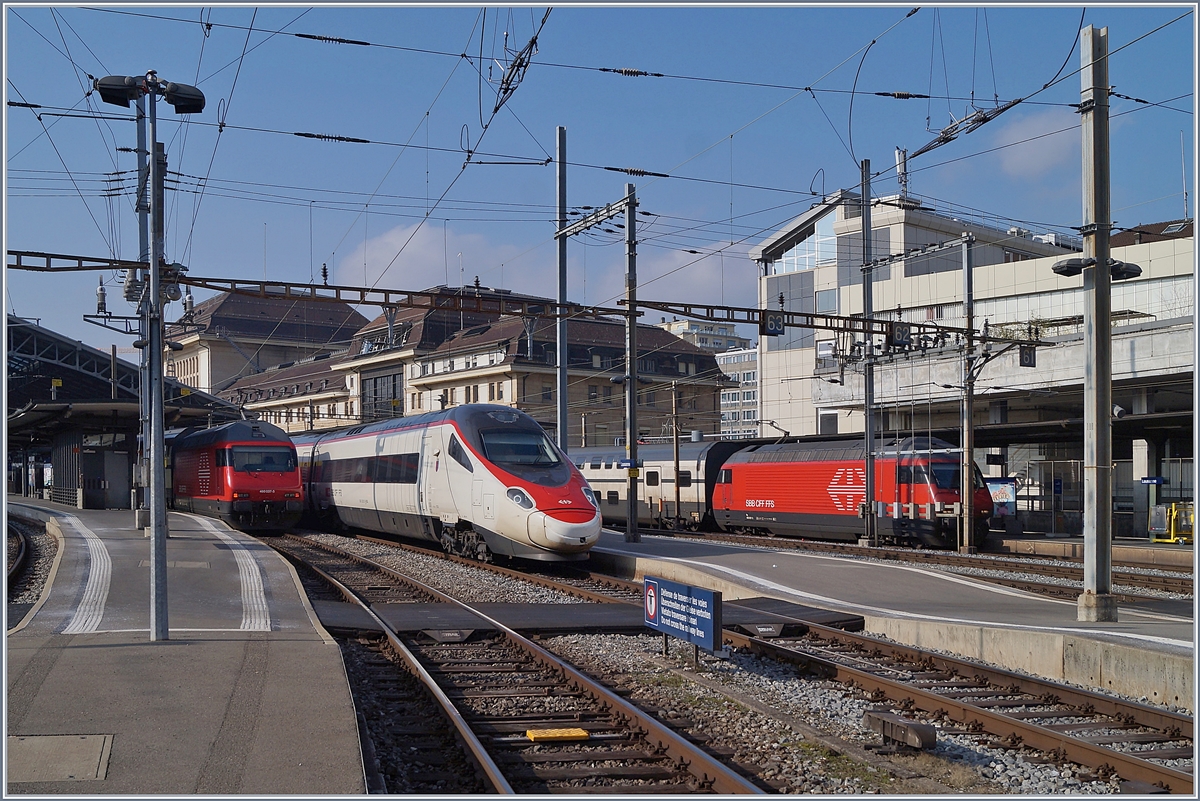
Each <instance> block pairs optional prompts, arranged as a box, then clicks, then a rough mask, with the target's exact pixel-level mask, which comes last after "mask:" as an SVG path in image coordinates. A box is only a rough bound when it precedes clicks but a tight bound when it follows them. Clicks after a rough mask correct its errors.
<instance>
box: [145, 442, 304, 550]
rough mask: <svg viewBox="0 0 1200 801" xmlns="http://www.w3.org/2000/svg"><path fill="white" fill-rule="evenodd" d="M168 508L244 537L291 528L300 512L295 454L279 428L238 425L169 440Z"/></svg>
mask: <svg viewBox="0 0 1200 801" xmlns="http://www.w3.org/2000/svg"><path fill="white" fill-rule="evenodd" d="M168 447H169V449H170V465H171V473H170V478H169V479H168V481H167V485H168V487H169V491H168V495H167V503H168V505H169V506H170V507H171V508H172V509H175V510H178V511H186V512H196V513H197V514H202V515H207V516H209V517H217V518H220V519H221V520H224V521H225V522H226V523H228V524H229V525H231V526H233V527H234V528H237V529H241V530H242V531H274V530H279V529H285V528H288V527H289V526H294V525H295V524H296V523H297V522H299V520H300V515H301V513H302V511H303V509H304V502H303V489H302V487H301V483H300V471H299V469H298V466H297V462H296V448H295V446H294V445H293V444H292V441H291V440H290V439H289V438H288V435H287V434H286V433H285V432H284V431H283V430H282V429H280V428H278V427H276V426H273V425H271V424H270V423H263V422H257V421H251V420H239V421H235V422H232V423H225V424H224V425H219V426H214V427H212V428H199V429H185V430H184V431H181V432H178V433H174V435H173V436H172V435H168Z"/></svg>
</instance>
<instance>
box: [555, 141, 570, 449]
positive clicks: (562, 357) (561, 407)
mask: <svg viewBox="0 0 1200 801" xmlns="http://www.w3.org/2000/svg"><path fill="white" fill-rule="evenodd" d="M556 132H557V134H558V146H557V147H556V148H555V151H554V164H555V177H556V178H557V179H558V180H557V183H558V191H557V197H558V230H559V231H562V229H564V228H566V227H567V129H566V128H564V127H562V126H561V125H560V126H558V128H557V129H556ZM566 306H567V237H565V236H560V237H558V313H559V317H558V320H557V322H556V323H555V332H556V334H557V337H558V447H559V448H561V449H562V452H563V453H566V452H567V447H568V439H567V318H566V317H563V316H562V315H563V312H564V311H565V310H566Z"/></svg>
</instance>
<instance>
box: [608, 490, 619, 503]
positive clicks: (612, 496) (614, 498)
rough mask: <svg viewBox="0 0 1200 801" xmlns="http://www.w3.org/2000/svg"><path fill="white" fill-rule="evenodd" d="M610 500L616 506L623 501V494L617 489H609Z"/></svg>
mask: <svg viewBox="0 0 1200 801" xmlns="http://www.w3.org/2000/svg"><path fill="white" fill-rule="evenodd" d="M608 502H609V503H610V504H612V505H613V506H616V505H617V504H619V503H620V502H621V494H620V493H619V492H617V491H616V490H609V491H608Z"/></svg>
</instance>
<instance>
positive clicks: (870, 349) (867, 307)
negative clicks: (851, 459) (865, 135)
mask: <svg viewBox="0 0 1200 801" xmlns="http://www.w3.org/2000/svg"><path fill="white" fill-rule="evenodd" d="M861 202H862V251H863V253H862V263H863V266H862V274H863V319H864V320H870V319H871V318H872V317H873V316H874V314H875V310H874V308H873V300H872V286H871V282H872V281H873V276H872V275H871V273H872V270H871V160H870V159H863V161H862V199H861ZM865 339H866V341H865V342H864V344H863V412H864V416H865V420H864V425H863V442H864V445H865V447H866V458H865V460H864V469H863V480H864V486H863V504H864V506H865V509H864V516H863V526H864V529H863V534H864V536H865V538H866V540H867V542H868V543H870V544H871V545H878V544H879V543H878V540H877V538H876V530H875V524H876V520H875V339H874V337H872V336H871V335H870V334H867V335H866V337H865Z"/></svg>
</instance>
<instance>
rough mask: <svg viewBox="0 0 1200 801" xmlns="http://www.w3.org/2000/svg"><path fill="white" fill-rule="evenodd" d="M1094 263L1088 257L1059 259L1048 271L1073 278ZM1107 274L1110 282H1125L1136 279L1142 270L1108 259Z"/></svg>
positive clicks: (1134, 265)
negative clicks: (1110, 278)
mask: <svg viewBox="0 0 1200 801" xmlns="http://www.w3.org/2000/svg"><path fill="white" fill-rule="evenodd" d="M1095 263H1096V260H1095V259H1093V258H1090V257H1089V258H1086V259H1084V258H1080V257H1078V256H1075V257H1072V258H1069V259H1061V260H1059V261H1056V262H1054V266H1053V267H1051V268H1050V269H1051V270H1053V271H1054V272H1055V273H1056V274H1058V275H1061V276H1063V277H1064V278H1074V277H1075V276H1077V275H1079V274H1080V273H1082V272H1083V269H1084V268H1085V267H1091V266H1092V265H1094V264H1095ZM1108 272H1109V275H1110V276H1111V277H1112V280H1114V281H1125V280H1128V279H1130V278H1137V277H1138V276H1139V275H1141V274H1142V268H1141V267H1139V266H1138V265H1136V264H1130V263H1128V262H1124V261H1118V260H1117V259H1109V260H1108Z"/></svg>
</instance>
